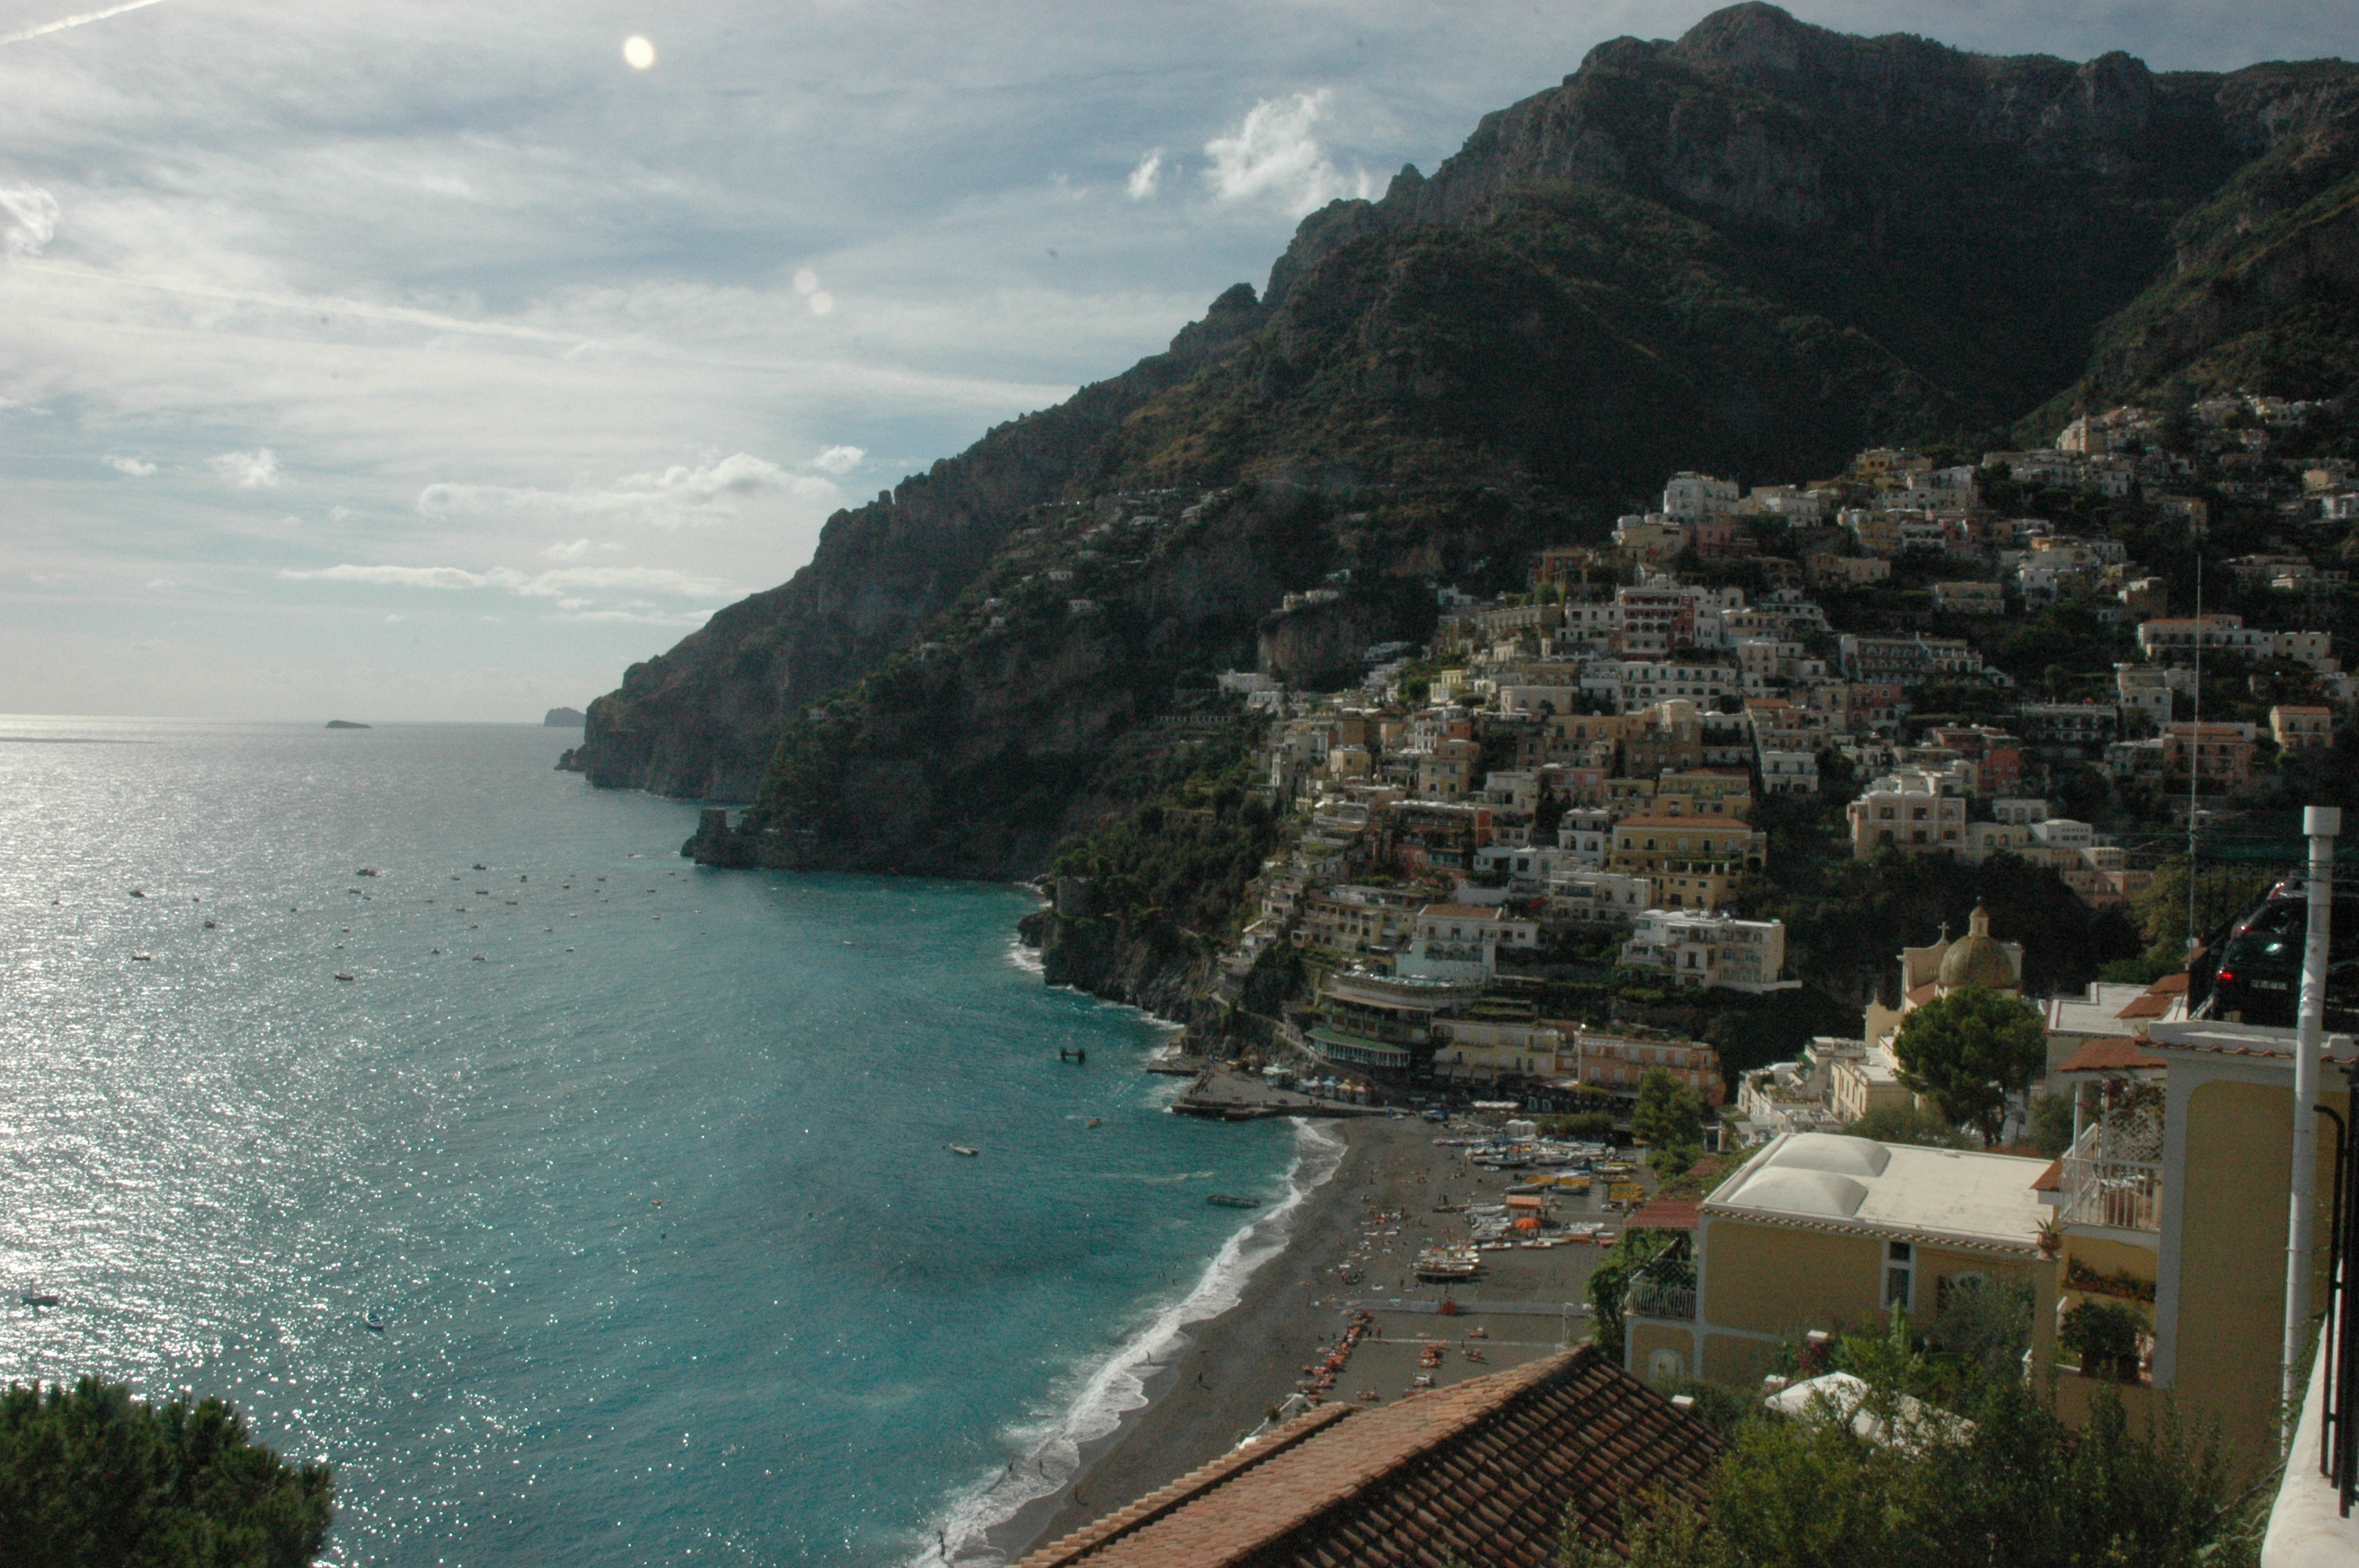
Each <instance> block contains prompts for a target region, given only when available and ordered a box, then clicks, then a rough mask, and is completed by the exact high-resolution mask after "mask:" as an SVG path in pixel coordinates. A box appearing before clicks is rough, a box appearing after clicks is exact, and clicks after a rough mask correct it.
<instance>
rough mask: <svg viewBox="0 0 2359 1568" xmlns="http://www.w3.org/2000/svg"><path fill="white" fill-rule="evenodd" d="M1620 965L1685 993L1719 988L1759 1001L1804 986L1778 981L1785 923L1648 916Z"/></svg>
mask: <svg viewBox="0 0 2359 1568" xmlns="http://www.w3.org/2000/svg"><path fill="white" fill-rule="evenodd" d="M1618 961H1619V963H1620V965H1621V967H1622V968H1625V969H1638V970H1642V971H1647V972H1648V973H1650V974H1652V975H1655V976H1658V977H1659V978H1660V979H1662V980H1663V981H1665V982H1666V983H1668V984H1670V985H1673V986H1677V987H1679V988H1680V989H1683V990H1694V989H1713V988H1718V989H1723V990H1733V991H1744V992H1745V993H1746V994H1747V995H1751V996H1759V995H1762V994H1764V993H1766V992H1768V991H1775V990H1793V989H1798V988H1799V986H1800V984H1801V982H1800V981H1799V980H1782V979H1778V976H1780V975H1781V974H1783V973H1784V972H1785V969H1786V923H1785V922H1784V921H1782V920H1739V919H1737V918H1735V917H1734V915H1730V914H1717V913H1706V912H1705V911H1702V910H1681V909H1650V910H1648V911H1647V913H1646V914H1642V915H1640V916H1639V917H1638V922H1637V929H1636V931H1634V932H1632V933H1631V936H1630V940H1629V941H1627V942H1625V943H1624V944H1623V945H1622V955H1621V957H1620V959H1619V960H1618Z"/></svg>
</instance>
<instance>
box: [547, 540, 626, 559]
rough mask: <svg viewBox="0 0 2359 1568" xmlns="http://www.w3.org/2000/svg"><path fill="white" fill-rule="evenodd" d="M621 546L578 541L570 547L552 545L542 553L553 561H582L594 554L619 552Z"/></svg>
mask: <svg viewBox="0 0 2359 1568" xmlns="http://www.w3.org/2000/svg"><path fill="white" fill-rule="evenodd" d="M622 547H623V546H620V545H593V544H592V543H591V542H590V541H589V540H587V539H576V540H574V541H573V542H572V543H571V544H570V545H565V544H558V545H551V546H549V548H547V549H545V550H543V551H541V552H540V553H541V554H542V555H544V556H547V557H549V559H550V560H552V561H582V560H587V559H589V558H590V557H591V555H592V553H593V552H599V551H612V550H619V549H621V548H622Z"/></svg>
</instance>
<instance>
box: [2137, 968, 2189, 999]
mask: <svg viewBox="0 0 2359 1568" xmlns="http://www.w3.org/2000/svg"><path fill="white" fill-rule="evenodd" d="M2186 992H2187V976H2186V974H2185V973H2184V972H2181V973H2180V974H2176V975H2165V976H2163V977H2162V979H2158V980H2157V981H2155V982H2154V984H2152V985H2150V986H2148V987H2147V988H2146V994H2147V995H2148V996H2183V995H2185V994H2186Z"/></svg>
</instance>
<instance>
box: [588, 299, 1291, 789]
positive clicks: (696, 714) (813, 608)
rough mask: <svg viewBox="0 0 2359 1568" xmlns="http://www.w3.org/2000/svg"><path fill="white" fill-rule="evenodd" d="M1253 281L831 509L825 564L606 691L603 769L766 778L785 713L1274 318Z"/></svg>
mask: <svg viewBox="0 0 2359 1568" xmlns="http://www.w3.org/2000/svg"><path fill="white" fill-rule="evenodd" d="M1259 315H1260V313H1259V310H1258V308H1257V307H1256V303H1255V300H1254V296H1253V291H1252V290H1251V289H1250V288H1246V289H1243V290H1232V291H1231V292H1230V293H1229V294H1227V295H1224V296H1223V297H1222V298H1221V299H1219V300H1217V301H1215V302H1214V304H1213V307H1212V309H1211V310H1210V311H1209V312H1208V313H1207V314H1206V317H1205V319H1203V320H1201V321H1199V322H1196V323H1194V324H1192V325H1191V326H1190V327H1189V328H1188V329H1186V330H1184V331H1182V332H1181V333H1180V335H1179V337H1178V338H1176V339H1175V340H1173V342H1172V345H1171V349H1170V351H1169V352H1168V353H1165V354H1161V355H1158V356H1157V357H1155V358H1153V359H1149V360H1145V361H1142V362H1140V363H1139V364H1137V365H1136V366H1134V367H1133V368H1132V369H1131V370H1129V371H1127V372H1125V373H1124V374H1122V375H1119V376H1116V377H1114V379H1112V380H1110V381H1104V382H1100V383H1098V384H1095V385H1093V386H1088V387H1084V388H1082V391H1080V392H1079V393H1076V394H1075V395H1073V396H1072V397H1071V399H1069V400H1068V401H1066V402H1065V403H1063V404H1061V405H1060V406H1057V407H1055V408H1052V409H1049V410H1047V411H1046V412H1044V413H1040V414H1035V415H1029V416H1025V417H1023V418H1020V419H1017V420H1015V421H1013V422H1011V423H1009V424H1006V425H1003V426H1000V427H997V428H996V429H994V430H993V431H991V432H990V434H988V435H986V436H985V437H984V438H983V439H982V440H980V441H978V442H976V443H975V445H974V446H973V448H971V449H969V450H968V451H966V452H965V453H963V454H962V455H961V456H960V457H958V458H956V459H954V460H943V461H940V462H937V463H935V464H934V466H933V467H932V469H931V470H929V471H927V472H926V473H922V474H916V475H912V476H911V477H910V478H908V479H907V480H905V481H902V482H901V484H900V485H898V486H897V487H896V488H895V489H894V490H892V491H890V492H886V493H885V494H883V495H880V496H878V497H877V499H876V500H875V501H874V502H872V503H869V504H867V505H865V506H863V507H860V508H858V509H856V510H853V511H848V512H840V513H838V514H835V515H834V516H833V517H832V518H830V519H829V520H828V523H827V525H826V527H825V528H824V529H823V530H822V531H821V535H820V543H819V548H818V550H817V551H816V552H815V553H814V555H813V556H812V557H811V562H810V565H809V566H807V567H805V568H802V569H801V570H800V571H799V572H797V573H796V574H795V575H794V577H793V578H792V579H790V580H789V581H788V582H787V583H786V584H785V585H783V586H782V587H779V588H775V589H770V590H768V591H767V592H765V593H757V594H756V595H754V596H753V597H752V598H750V599H746V600H741V601H739V602H738V603H736V604H733V605H731V606H730V607H729V608H727V609H726V610H723V611H721V612H720V613H719V614H717V615H715V616H714V617H713V618H712V620H711V621H710V622H707V623H706V624H705V625H704V626H703V627H701V629H699V630H698V631H696V632H694V633H691V634H690V635H689V636H688V637H686V638H684V639H682V640H681V641H680V643H679V645H678V646H676V647H674V648H673V649H672V650H671V651H670V652H669V653H668V654H659V655H658V656H657V657H655V658H652V659H649V660H647V662H646V663H644V664H637V665H632V666H631V667H630V668H629V669H628V670H627V671H625V673H624V676H623V684H622V687H621V689H619V690H617V691H614V692H610V693H608V694H607V695H606V696H604V697H600V698H599V699H598V700H597V701H595V702H593V703H592V704H591V706H590V711H589V719H588V725H587V728H586V730H585V732H584V735H583V739H582V746H581V748H580V749H579V751H578V752H576V753H575V754H574V764H573V765H575V766H577V767H579V768H580V769H581V771H582V772H583V773H587V774H588V775H589V776H590V779H591V782H592V783H593V784H600V785H603V786H607V787H612V788H623V789H647V790H653V791H655V792H657V793H658V794H662V795H689V796H702V797H705V798H709V799H721V800H748V799H751V798H752V797H753V795H755V794H756V791H757V790H758V789H759V788H760V786H761V781H762V776H763V773H764V771H765V770H766V768H767V767H768V765H769V762H770V758H771V754H772V753H773V752H775V751H776V749H777V739H778V733H779V726H780V722H781V720H782V719H783V718H784V716H785V715H787V714H788V713H789V712H791V711H793V710H794V709H795V708H798V707H799V706H801V705H803V704H806V703H809V702H812V701H815V700H817V699H818V698H820V697H825V696H827V695H828V694H829V693H831V692H833V691H837V690H839V689H841V688H842V687H845V686H848V685H850V684H851V683H852V682H853V681H856V680H858V679H859V678H860V677H861V676H863V675H864V674H866V673H867V672H868V671H869V670H871V669H873V668H874V667H875V665H877V664H878V662H879V661H881V660H882V659H884V658H885V657H886V656H887V655H889V654H892V653H893V652H894V651H895V650H897V649H898V648H901V647H903V646H904V645H906V644H907V643H909V642H910V641H911V640H912V639H913V638H914V637H915V636H916V634H917V633H918V632H919V630H920V629H922V628H923V627H924V626H925V625H926V623H927V622H929V621H930V620H931V619H932V618H933V617H934V616H936V615H937V614H939V613H940V611H942V609H943V608H944V607H945V606H947V605H948V604H950V603H951V601H952V600H955V599H956V598H957V597H958V595H959V593H960V592H961V591H962V589H964V588H965V587H966V586H967V584H968V583H969V582H971V581H972V580H973V578H974V576H975V574H976V573H977V572H978V571H980V570H981V569H982V568H984V565H985V564H987V563H988V562H989V561H990V560H991V558H992V557H993V555H994V553H995V551H996V550H997V549H998V547H999V546H1000V543H1001V541H1002V540H1003V539H1004V537H1005V536H1006V532H1007V530H1008V528H1009V527H1010V525H1011V524H1012V523H1013V521H1014V519H1015V518H1016V516H1017V515H1018V514H1021V513H1022V512H1023V511H1024V510H1025V509H1026V508H1027V507H1030V506H1033V505H1036V504H1038V503H1039V502H1041V501H1043V500H1045V499H1047V498H1048V497H1049V496H1052V495H1056V494H1060V493H1061V492H1063V491H1064V490H1065V489H1066V488H1067V487H1068V486H1069V485H1070V484H1071V482H1072V481H1073V478H1074V475H1075V474H1076V472H1077V471H1080V470H1083V469H1085V468H1086V467H1087V466H1088V463H1089V460H1090V458H1091V455H1092V453H1093V451H1094V449H1096V446H1097V445H1098V443H1100V442H1102V441H1103V439H1104V438H1106V436H1107V435H1109V434H1110V433H1111V432H1112V431H1113V430H1114V429H1115V428H1116V427H1118V426H1119V424H1120V422H1121V421H1122V419H1123V418H1124V417H1125V416H1127V415H1128V414H1129V413H1131V412H1132V411H1133V410H1135V409H1136V408H1137V407H1139V406H1141V405H1142V404H1144V403H1146V402H1147V400H1148V399H1150V398H1152V397H1153V396H1154V395H1156V394H1158V392H1161V391H1164V390H1166V389H1168V388H1169V387H1170V386H1172V385H1174V384H1177V383H1178V382H1180V380H1181V379H1182V378H1184V377H1185V376H1186V375H1188V374H1189V373H1190V372H1191V371H1193V370H1194V369H1196V368H1197V367H1198V366H1200V365H1201V364H1202V363H1203V362H1205V361H1206V360H1208V359H1211V358H1214V357H1217V356H1218V355H1219V354H1221V353H1222V352H1223V351H1227V350H1228V349H1229V348H1231V347H1232V346H1233V345H1234V342H1235V341H1236V340H1237V338H1238V337H1239V335H1240V334H1241V333H1242V332H1244V331H1245V330H1248V329H1250V328H1251V327H1252V326H1253V325H1255V324H1256V323H1257V321H1258V320H1259Z"/></svg>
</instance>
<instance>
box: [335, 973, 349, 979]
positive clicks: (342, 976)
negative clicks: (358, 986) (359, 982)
mask: <svg viewBox="0 0 2359 1568" xmlns="http://www.w3.org/2000/svg"><path fill="white" fill-rule="evenodd" d="M336 979H340V980H349V979H352V976H350V975H344V974H340V975H338V976H337V977H336Z"/></svg>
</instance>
